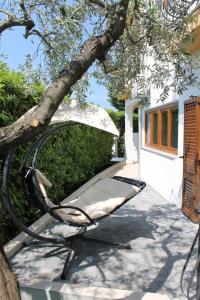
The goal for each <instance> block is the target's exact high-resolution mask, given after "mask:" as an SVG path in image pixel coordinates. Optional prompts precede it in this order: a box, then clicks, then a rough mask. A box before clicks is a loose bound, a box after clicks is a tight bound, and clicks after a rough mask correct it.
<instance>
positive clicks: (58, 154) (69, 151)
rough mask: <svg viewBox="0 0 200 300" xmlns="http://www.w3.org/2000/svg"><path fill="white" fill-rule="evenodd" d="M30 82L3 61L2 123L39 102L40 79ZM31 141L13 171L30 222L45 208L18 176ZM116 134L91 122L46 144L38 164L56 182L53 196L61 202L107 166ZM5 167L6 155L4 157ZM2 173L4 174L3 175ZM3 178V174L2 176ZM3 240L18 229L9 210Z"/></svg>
mask: <svg viewBox="0 0 200 300" xmlns="http://www.w3.org/2000/svg"><path fill="white" fill-rule="evenodd" d="M34 86H35V88H34V89H33V85H31V86H29V85H28V84H27V83H26V80H25V78H24V77H23V75H22V74H20V73H18V72H14V71H9V70H8V68H7V67H6V65H5V64H1V63H0V108H1V114H0V126H5V125H7V124H9V123H11V122H13V121H14V120H15V119H16V118H18V117H19V116H20V115H21V114H23V113H24V112H25V111H26V110H28V109H29V108H30V107H31V106H32V105H34V104H35V103H37V101H38V99H39V98H40V97H41V95H42V92H43V90H44V88H43V87H42V85H41V84H40V83H35V84H34ZM30 144H31V143H29V145H23V146H20V147H19V149H18V150H17V152H16V155H15V162H14V164H13V169H12V172H11V182H12V185H11V198H12V201H13V204H14V206H15V208H16V212H17V214H18V216H19V217H20V218H21V220H22V221H23V222H24V223H25V224H27V225H29V224H31V223H32V222H33V221H35V220H36V219H37V218H38V217H40V215H41V212H40V211H39V210H38V209H37V208H34V207H32V205H31V204H30V201H29V199H25V198H24V194H23V191H22V187H21V180H20V177H19V176H18V170H19V166H20V162H21V160H22V159H23V157H24V155H25V153H26V152H27V149H28V148H29V147H30ZM112 145H113V136H112V135H111V134H109V133H106V132H103V131H101V130H98V129H96V128H92V127H89V126H87V125H76V126H69V127H67V128H65V129H64V130H62V131H59V132H57V134H56V135H55V136H54V137H53V138H52V139H51V140H49V141H48V143H47V144H45V146H44V148H43V149H42V150H41V153H40V155H39V158H38V165H37V167H38V168H39V169H40V170H41V171H42V172H44V174H45V175H46V176H47V177H48V178H49V180H50V181H51V182H52V184H53V187H52V188H51V189H49V191H48V192H49V196H50V198H52V199H53V200H54V201H56V202H59V201H61V200H63V199H64V198H65V197H66V196H68V195H69V194H71V193H72V192H73V191H75V190H76V189H77V188H78V187H79V186H81V185H82V184H83V183H85V182H86V181H88V180H89V179H90V178H92V177H93V176H94V175H95V174H97V173H98V172H100V171H101V170H103V169H104V168H106V167H107V166H108V165H109V164H110V159H111V158H112ZM0 165H1V169H2V167H3V156H1V159H0ZM1 176H2V175H0V177H1ZM0 179H1V178H0ZM0 224H1V228H0V232H1V236H0V238H1V241H2V240H3V242H4V243H5V242H7V241H8V240H9V239H11V237H13V236H14V235H16V233H17V232H18V229H17V228H16V226H15V225H14V224H13V223H12V220H11V219H10V217H9V215H8V214H6V213H5V214H4V216H3V220H1V222H0Z"/></svg>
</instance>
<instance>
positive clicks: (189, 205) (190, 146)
mask: <svg viewBox="0 0 200 300" xmlns="http://www.w3.org/2000/svg"><path fill="white" fill-rule="evenodd" d="M199 162H200V98H199V97H195V98H193V99H191V100H189V101H187V102H185V113H184V168H183V204H182V209H183V212H184V214H185V215H186V216H188V217H189V218H190V219H191V220H192V221H193V222H195V223H197V222H198V215H197V214H196V212H195V210H196V209H197V208H198V206H199V196H200V193H199V189H200V165H199Z"/></svg>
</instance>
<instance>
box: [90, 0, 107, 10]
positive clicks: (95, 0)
mask: <svg viewBox="0 0 200 300" xmlns="http://www.w3.org/2000/svg"><path fill="white" fill-rule="evenodd" d="M88 2H90V3H91V4H95V5H97V6H98V7H100V8H104V9H106V7H107V6H106V4H105V3H104V1H102V0H88Z"/></svg>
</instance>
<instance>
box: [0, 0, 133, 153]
mask: <svg viewBox="0 0 200 300" xmlns="http://www.w3.org/2000/svg"><path fill="white" fill-rule="evenodd" d="M128 4H129V0H121V1H120V2H119V3H118V5H116V10H115V14H114V15H113V18H112V19H111V21H110V25H109V27H108V29H107V30H106V31H105V32H104V33H103V34H102V35H100V36H98V37H95V38H91V39H89V40H87V41H86V42H85V43H84V44H83V47H82V50H81V52H80V55H79V56H78V57H77V59H76V60H74V61H72V62H71V63H70V64H69V66H68V67H66V69H64V70H63V72H62V75H61V76H60V77H59V78H57V79H56V80H55V81H54V82H53V83H52V84H51V85H50V86H49V88H48V89H47V90H46V92H45V94H44V96H43V98H42V100H41V101H40V103H39V104H38V105H37V107H36V108H35V110H34V111H33V112H32V113H31V114H30V115H28V116H27V117H25V118H23V120H20V119H19V120H18V121H16V122H15V123H13V124H11V125H9V126H7V127H3V128H1V129H0V152H6V151H7V150H8V149H9V148H11V147H13V146H15V145H19V144H22V143H24V142H26V141H28V140H30V139H31V138H32V137H33V136H35V135H37V134H38V133H39V132H40V131H41V130H42V129H43V128H44V127H45V126H47V125H48V124H49V122H50V120H51V118H52V116H53V115H54V113H55V111H56V110H57V108H58V106H59V105H60V103H61V102H62V101H63V99H64V97H65V95H67V94H68V93H69V91H70V88H71V87H72V86H73V85H74V84H75V83H76V82H77V81H78V80H79V79H80V78H81V77H82V76H83V74H84V73H85V72H86V71H87V70H88V69H89V67H90V66H91V65H92V64H93V62H94V61H95V60H96V59H101V58H102V57H104V56H105V55H106V54H107V52H108V50H109V49H110V48H111V47H112V46H113V44H114V43H115V41H116V40H118V39H119V38H120V36H121V35H122V34H123V31H124V29H125V27H126V14H127V9H128Z"/></svg>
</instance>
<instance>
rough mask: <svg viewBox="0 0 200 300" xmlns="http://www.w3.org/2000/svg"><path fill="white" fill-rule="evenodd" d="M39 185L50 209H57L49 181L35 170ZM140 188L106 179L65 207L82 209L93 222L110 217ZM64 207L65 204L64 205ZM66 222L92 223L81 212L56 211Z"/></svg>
mask: <svg viewBox="0 0 200 300" xmlns="http://www.w3.org/2000/svg"><path fill="white" fill-rule="evenodd" d="M35 172H36V179H37V181H38V185H39V187H40V190H41V192H42V194H43V197H44V201H45V202H46V205H47V206H48V207H56V205H55V204H54V203H53V202H51V200H50V199H49V198H48V196H47V193H46V190H45V187H44V186H45V185H46V186H48V187H51V186H52V185H51V183H50V182H49V181H48V179H47V178H46V177H45V176H44V175H43V174H42V173H41V172H40V171H39V170H35ZM138 191H139V188H138V187H136V186H133V185H131V184H128V183H126V182H122V181H119V180H116V179H113V178H105V179H102V180H99V181H98V182H96V183H95V184H94V185H93V186H92V187H90V188H89V189H87V190H86V191H85V192H83V193H82V194H81V195H80V196H79V197H78V198H77V199H73V200H71V201H69V202H67V199H66V203H65V201H63V203H64V205H69V206H75V207H78V208H80V209H82V210H83V211H84V212H86V214H88V215H89V217H90V218H91V219H93V220H95V219H99V218H101V217H103V216H106V215H108V214H109V213H111V212H112V211H113V210H115V209H116V208H117V206H120V205H122V204H123V202H125V201H126V200H127V199H129V198H131V197H133V196H134V195H135V194H136V193H137V192H138ZM62 205H63V204H62ZM54 213H55V214H57V215H58V216H59V217H60V218H62V219H63V220H64V221H67V222H72V223H76V224H80V225H82V224H87V223H90V221H89V220H88V218H87V217H86V216H85V215H84V214H83V213H82V212H80V211H78V210H76V209H71V208H60V209H56V210H54Z"/></svg>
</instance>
